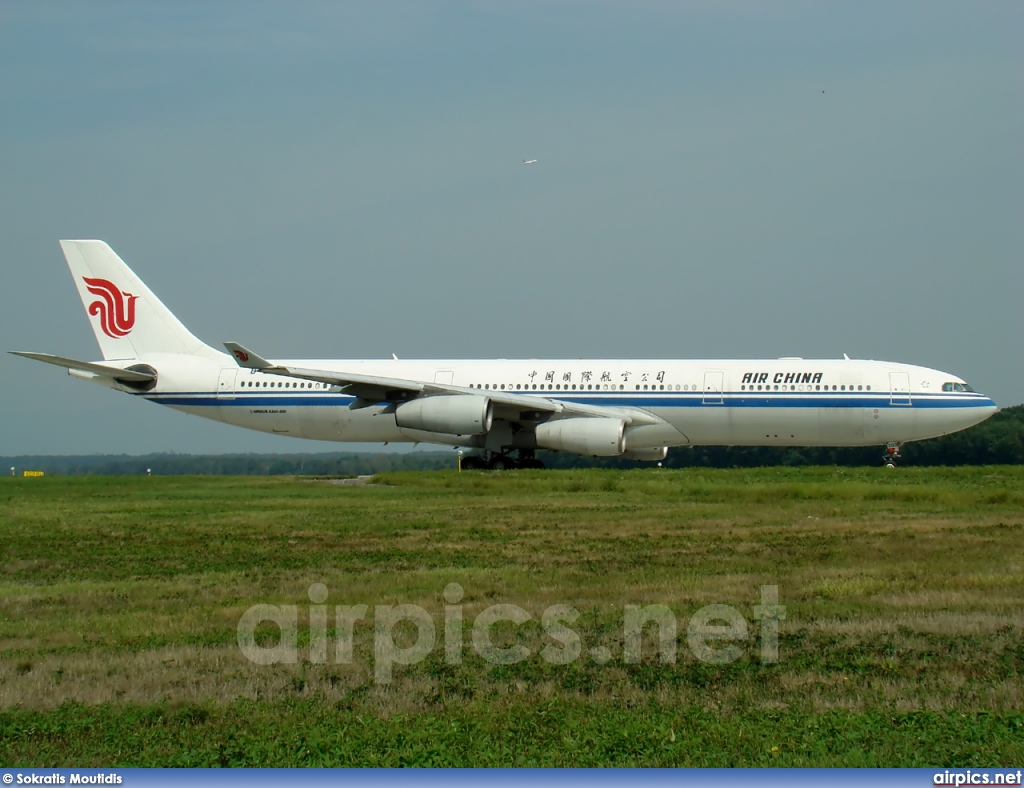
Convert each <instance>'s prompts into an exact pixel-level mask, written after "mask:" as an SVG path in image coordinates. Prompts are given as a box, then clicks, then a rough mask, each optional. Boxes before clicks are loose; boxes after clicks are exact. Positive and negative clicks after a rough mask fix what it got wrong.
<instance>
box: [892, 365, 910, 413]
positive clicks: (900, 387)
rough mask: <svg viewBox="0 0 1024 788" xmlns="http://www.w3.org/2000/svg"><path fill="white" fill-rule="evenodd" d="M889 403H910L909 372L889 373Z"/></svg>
mask: <svg viewBox="0 0 1024 788" xmlns="http://www.w3.org/2000/svg"><path fill="white" fill-rule="evenodd" d="M889 404H890V405H910V404H911V402H910V373H909V372H890V373H889Z"/></svg>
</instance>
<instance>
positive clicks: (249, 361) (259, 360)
mask: <svg viewBox="0 0 1024 788" xmlns="http://www.w3.org/2000/svg"><path fill="white" fill-rule="evenodd" d="M224 347H226V348H227V349H228V353H230V354H231V355H232V356H234V357H235V361H237V362H238V366H240V367H242V368H243V369H270V368H271V367H272V366H274V365H273V364H271V363H270V362H269V361H267V360H266V359H265V358H263V357H262V356H258V355H256V354H255V353H253V352H252V351H251V350H249V349H247V348H245V347H243V346H242V345H239V344H238V343H237V342H225V343H224Z"/></svg>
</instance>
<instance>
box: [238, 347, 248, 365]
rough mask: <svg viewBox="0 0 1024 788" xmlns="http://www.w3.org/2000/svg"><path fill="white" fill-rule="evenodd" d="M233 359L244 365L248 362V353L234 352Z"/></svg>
mask: <svg viewBox="0 0 1024 788" xmlns="http://www.w3.org/2000/svg"><path fill="white" fill-rule="evenodd" d="M235 358H237V359H238V360H239V361H241V362H242V363H243V364H244V363H245V362H246V361H248V360H249V354H248V353H243V352H242V351H241V350H236V351H235Z"/></svg>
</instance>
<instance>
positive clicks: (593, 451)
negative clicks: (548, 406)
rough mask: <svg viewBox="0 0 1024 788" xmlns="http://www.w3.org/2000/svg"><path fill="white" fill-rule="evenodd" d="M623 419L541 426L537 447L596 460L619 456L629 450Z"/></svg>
mask: <svg viewBox="0 0 1024 788" xmlns="http://www.w3.org/2000/svg"><path fill="white" fill-rule="evenodd" d="M625 429H626V422H624V421H622V420H621V419H598V418H594V419H587V418H582V419H558V420H556V421H547V422H544V423H543V424H538V425H537V429H536V435H537V445H538V446H539V447H541V448H542V449H557V450H559V451H571V452H574V453H576V454H589V455H593V456H596V457H615V456H617V455H619V454H622V452H623V451H625V449H626V438H625Z"/></svg>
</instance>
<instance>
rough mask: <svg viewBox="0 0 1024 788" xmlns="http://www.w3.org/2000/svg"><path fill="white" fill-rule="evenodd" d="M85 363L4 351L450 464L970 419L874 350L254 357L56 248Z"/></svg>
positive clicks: (94, 244) (896, 437) (247, 420)
mask: <svg viewBox="0 0 1024 788" xmlns="http://www.w3.org/2000/svg"><path fill="white" fill-rule="evenodd" d="M60 243H61V247H62V249H63V252H64V256H65V258H66V260H67V264H68V267H69V268H70V270H71V275H72V277H73V278H74V280H75V284H76V286H77V287H78V293H79V296H80V297H81V299H82V305H83V306H84V307H85V310H86V313H87V314H88V316H89V320H90V323H91V325H92V329H93V333H94V334H95V336H96V340H97V342H98V343H99V346H100V351H101V353H102V356H103V359H102V360H101V361H79V360H76V359H71V358H65V357H61V356H54V355H50V354H45V353H34V352H23V351H11V352H12V353H14V354H15V355H19V356H25V357H27V358H31V359H35V360H37V361H42V362H45V363H47V364H53V365H56V366H58V367H63V368H65V369H67V370H68V374H70V375H71V376H73V377H76V378H80V379H83V380H88V381H91V382H93V383H98V384H100V385H103V386H106V387H107V388H111V389H114V390H115V391H120V392H123V393H125V394H128V395H130V396H133V397H140V398H142V399H145V400H149V401H151V402H156V403H159V404H161V405H166V406H168V407H170V408H173V409H176V410H180V411H184V412H186V413H191V414H194V415H197V416H203V417H205V418H209V419H212V420H215V421H220V422H224V423H226V424H231V425H235V426H239V427H245V428H248V429H252V430H258V431H261V432H267V433H271V434H274V435H288V436H293V437H300V438H310V439H313V440H323V441H352V442H384V443H390V442H409V443H431V444H440V445H447V446H454V447H459V448H466V449H479V450H480V454H479V455H476V454H474V455H469V456H467V457H465V458H464V460H463V463H462V467H463V468H467V469H474V468H475V469H482V468H490V469H493V470H506V469H510V468H543V463H542V462H541V461H540V460H539V459H537V457H536V451H537V450H538V449H549V450H555V451H564V452H573V453H576V454H580V455H589V456H599V457H622V458H627V459H633V460H643V461H650V462H657V461H661V460H664V459H665V458H666V456H667V454H668V450H669V449H670V448H675V447H683V446H699V445H728V446H872V445H877V446H884V447H885V450H884V451H885V453H884V455H883V460H884V463H885V464H886V465H887V466H889V467H894V466H895V461H896V459H897V458H898V457H899V449H900V447H901V446H902V444H904V443H906V442H909V441H918V440H924V439H926V438H933V437H936V436H939V435H946V434H949V433H952V432H956V431H958V430H963V429H966V428H967V427H970V426H972V425H974V424H978V423H979V422H981V421H984V420H985V419H986V418H988V417H989V416H991V415H992V414H993V413H994V412H995V411H996V405H995V403H994V402H993V401H992V400H991V399H989V398H988V397H986V396H985V395H983V394H980V393H978V392H976V391H974V390H973V389H972V388H971V387H970V386H969V385H967V383H966V382H965V381H964V380H962V379H961V378H959V377H957V376H955V375H951V374H949V373H947V372H940V371H938V370H935V369H928V368H926V367H920V366H913V365H910V364H901V363H892V362H886V361H865V360H854V359H850V358H847V357H845V354H844V358H842V359H831V360H808V359H802V358H780V359H768V360H764V359H762V360H659V359H596V360H585V359H556V360H539V359H522V360H452V359H448V360H405V359H403V360H399V359H398V358H397V357H394V356H392V358H390V359H383V360H349V361H345V360H309V359H272V360H271V359H266V358H263V357H262V356H260V355H258V354H257V353H255V352H253V351H252V350H250V349H248V348H247V347H245V346H243V345H241V344H239V343H237V342H225V343H224V346H225V348H226V350H227V351H228V353H224V352H223V351H220V350H217V349H215V348H213V347H211V346H210V345H207V344H206V343H204V342H202V341H201V340H199V339H197V338H196V337H195V336H194V335H193V334H192V333H191V332H190V331H189V330H188V329H187V328H186V327H185V326H184V325H183V324H182V323H181V322H180V321H179V320H178V319H177V318H176V317H175V316H174V315H173V314H172V313H171V312H170V310H168V309H167V307H165V306H164V304H163V303H162V302H161V301H160V300H159V299H158V298H157V297H156V296H155V295H154V294H153V293H152V291H150V289H149V288H148V287H146V285H145V284H144V283H143V282H142V280H141V279H140V278H139V277H138V276H137V275H136V274H135V273H134V272H133V271H132V270H131V269H130V268H129V267H128V266H127V265H126V264H125V263H124V262H123V261H122V260H121V258H120V257H118V256H117V254H115V253H114V251H113V250H112V249H111V248H110V247H109V246H108V245H107V244H106V243H104V242H103V241H90V240H82V241H61V242H60Z"/></svg>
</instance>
